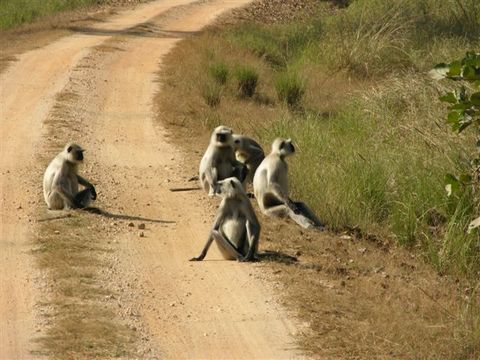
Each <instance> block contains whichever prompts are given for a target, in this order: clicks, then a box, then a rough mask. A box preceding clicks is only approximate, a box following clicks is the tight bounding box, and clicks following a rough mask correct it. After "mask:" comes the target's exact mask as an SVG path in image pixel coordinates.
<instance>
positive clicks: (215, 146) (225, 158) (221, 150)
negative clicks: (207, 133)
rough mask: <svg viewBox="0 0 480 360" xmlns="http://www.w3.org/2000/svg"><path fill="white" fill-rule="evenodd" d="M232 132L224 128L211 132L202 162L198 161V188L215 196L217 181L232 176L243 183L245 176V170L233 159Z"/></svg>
mask: <svg viewBox="0 0 480 360" xmlns="http://www.w3.org/2000/svg"><path fill="white" fill-rule="evenodd" d="M232 135H233V131H232V129H230V128H229V127H226V126H218V127H217V128H215V130H213V132H212V135H211V137H210V144H209V145H208V148H207V150H206V151H205V154H204V155H203V158H202V160H201V161H200V168H199V179H200V186H201V187H202V188H203V189H205V191H207V192H208V195H209V196H213V195H215V188H216V186H217V183H218V181H220V180H223V179H226V178H228V177H231V176H234V177H236V178H237V179H239V180H240V182H243V181H244V180H245V177H246V175H247V168H246V167H245V165H243V164H242V163H241V162H239V161H237V159H235V152H234V149H233V136H232Z"/></svg>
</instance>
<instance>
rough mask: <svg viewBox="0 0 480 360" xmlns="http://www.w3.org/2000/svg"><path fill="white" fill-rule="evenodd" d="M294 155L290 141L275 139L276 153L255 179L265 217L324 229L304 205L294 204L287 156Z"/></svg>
mask: <svg viewBox="0 0 480 360" xmlns="http://www.w3.org/2000/svg"><path fill="white" fill-rule="evenodd" d="M294 152H295V148H294V146H293V144H292V141H291V140H290V139H281V138H277V139H275V141H274V142H273V144H272V152H271V153H270V154H269V155H267V157H266V158H265V159H264V160H263V161H262V163H261V164H260V166H259V167H258V169H257V171H256V173H255V176H254V178H253V191H254V194H255V198H256V199H257V202H258V205H259V207H260V210H261V211H262V213H264V214H265V215H268V216H276V217H282V218H285V217H290V218H291V219H292V220H293V221H295V222H296V223H297V224H299V225H300V226H302V227H303V228H306V229H309V228H315V229H323V224H322V222H321V221H320V220H319V219H318V218H317V217H316V215H315V214H314V213H313V212H312V211H311V210H310V209H309V208H308V207H307V206H306V205H305V204H304V203H302V202H294V201H292V200H291V199H290V198H289V196H288V165H287V162H286V161H285V157H287V156H289V155H292V154H293V153H294Z"/></svg>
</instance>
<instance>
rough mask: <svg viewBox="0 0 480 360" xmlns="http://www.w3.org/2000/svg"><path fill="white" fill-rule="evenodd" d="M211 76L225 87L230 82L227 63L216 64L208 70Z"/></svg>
mask: <svg viewBox="0 0 480 360" xmlns="http://www.w3.org/2000/svg"><path fill="white" fill-rule="evenodd" d="M208 73H209V74H210V76H211V77H212V78H213V79H214V80H215V81H216V82H217V83H218V84H220V85H225V84H226V83H227V80H228V75H229V71H228V66H227V65H226V64H225V63H222V62H220V63H216V64H213V65H210V67H209V68H208Z"/></svg>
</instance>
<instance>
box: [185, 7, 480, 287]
mask: <svg viewBox="0 0 480 360" xmlns="http://www.w3.org/2000/svg"><path fill="white" fill-rule="evenodd" d="M322 8H323V5H321V6H320V9H322ZM479 39H480V5H479V4H477V2H476V1H472V0H446V1H439V0H425V1H414V0H393V1H383V0H357V1H353V2H352V4H351V5H350V6H349V7H348V8H346V9H344V10H341V11H338V12H336V13H333V14H332V13H331V12H322V13H319V14H316V15H315V16H313V17H312V19H307V20H305V21H304V22H299V23H293V24H283V25H275V26H264V25H261V24H255V23H242V24H240V25H235V26H230V27H228V28H226V29H225V30H223V31H221V32H215V33H207V34H205V35H204V40H203V41H196V42H193V41H192V43H191V46H192V47H193V48H195V51H196V54H193V50H192V53H189V56H188V57H189V60H188V64H187V63H185V64H183V65H182V68H181V71H183V72H184V74H183V76H182V77H181V78H182V79H195V81H196V82H198V83H200V84H209V83H210V82H211V81H212V79H211V77H208V76H205V75H203V73H204V72H205V71H204V69H202V68H203V65H202V64H205V63H206V62H207V63H209V64H224V66H222V68H223V67H225V68H232V69H235V68H238V67H239V64H241V68H242V69H252V70H248V71H247V70H243V71H241V72H239V71H238V70H237V72H235V73H234V75H235V76H236V78H237V81H239V85H238V87H239V89H240V90H241V92H242V93H243V94H244V96H251V95H253V91H251V90H248V91H247V90H245V89H247V87H249V88H252V87H251V86H250V85H249V86H246V85H242V83H243V84H250V80H251V79H258V78H260V79H261V82H259V83H258V84H256V81H255V82H252V84H253V83H255V90H254V91H255V97H254V100H255V101H252V102H245V101H241V100H239V99H238V92H237V89H235V88H234V86H233V84H232V86H226V87H225V89H224V92H223V94H222V104H220V105H218V104H216V105H215V106H213V107H212V106H208V107H206V108H205V107H204V105H202V104H200V103H197V102H196V100H195V98H196V97H198V96H202V95H200V94H199V93H201V92H202V90H200V91H199V90H198V89H199V88H198V87H196V88H195V87H193V86H191V85H190V84H188V80H185V81H186V83H185V84H184V85H182V86H181V87H182V89H183V91H184V93H185V94H189V95H186V97H187V98H190V99H191V100H189V103H188V104H186V105H180V104H179V106H178V107H177V108H179V109H181V108H188V112H187V113H186V114H184V116H181V117H180V118H182V119H188V118H191V119H192V121H198V119H200V121H201V124H203V126H206V127H211V125H214V124H220V123H226V124H229V125H231V126H232V127H233V128H234V129H235V130H236V131H238V132H246V133H248V134H249V135H251V136H255V137H257V138H258V139H259V140H260V141H261V142H262V143H263V144H264V145H265V147H266V148H267V149H268V148H269V144H270V142H271V141H272V140H273V138H275V137H276V136H285V137H291V138H292V139H293V140H294V141H295V142H296V143H297V144H298V145H299V149H300V150H299V152H298V154H297V156H295V157H294V158H292V159H291V160H290V164H291V178H292V179H291V186H292V191H293V196H294V197H296V198H299V199H302V200H305V201H306V202H307V203H308V204H310V205H311V206H312V207H313V208H314V209H315V210H316V211H317V212H318V214H319V216H320V217H321V218H322V219H323V220H324V221H325V222H326V223H327V224H329V226H330V227H331V228H332V229H335V230H342V229H346V228H347V229H348V228H359V229H360V230H361V231H362V232H363V233H369V234H375V235H377V236H381V237H383V238H388V239H391V240H392V241H394V242H397V243H399V244H402V245H405V246H408V247H411V248H415V249H419V250H420V251H421V253H422V254H423V255H424V256H425V258H426V259H427V260H428V261H430V262H431V263H432V264H433V265H434V266H435V267H436V268H437V269H438V270H439V271H440V272H450V273H455V274H462V276H467V277H470V278H475V277H478V276H479V274H480V251H479V250H480V236H479V233H478V232H476V233H474V234H470V235H467V234H466V233H465V230H466V225H467V224H468V222H469V221H470V220H471V219H472V218H473V217H474V216H476V215H477V214H479V213H480V207H479V202H478V198H474V197H473V196H472V195H471V194H468V193H467V194H465V195H464V196H463V197H462V198H456V197H452V198H448V197H447V196H446V192H445V189H444V177H445V174H447V173H460V172H462V171H464V170H466V169H467V168H468V159H469V156H470V153H471V151H472V149H474V146H473V144H474V143H475V139H474V136H472V135H469V134H462V135H456V134H454V133H452V132H451V131H450V128H449V126H447V124H446V123H445V117H446V108H445V106H444V105H443V104H442V103H440V102H439V100H438V96H439V94H441V93H443V92H445V91H447V90H448V86H451V85H450V84H448V83H437V82H435V81H433V80H431V79H429V78H428V77H427V76H426V73H427V71H428V70H430V69H431V68H432V67H433V66H434V65H435V64H437V63H439V62H449V60H451V59H455V58H459V57H461V56H462V55H464V53H465V51H466V50H468V49H480V40H479ZM207 44H208V46H207ZM187 67H188V69H187ZM253 69H254V70H253ZM254 75H256V76H254ZM178 78H180V76H179V77H178ZM304 79H305V80H307V81H304ZM200 89H201V88H200ZM242 89H243V90H242ZM192 91H193V92H197V93H196V94H195V93H192ZM247 93H248V94H247ZM203 97H205V95H204V93H203ZM272 99H278V100H279V102H278V103H275V102H274V101H273V100H272ZM202 103H203V104H205V100H204V101H202ZM207 103H209V101H207ZM283 103H287V104H289V105H290V106H289V108H291V107H294V106H297V105H298V104H300V103H301V111H297V112H291V111H288V110H289V109H288V108H287V109H286V108H285V107H284V106H281V105H282V104H283ZM196 104H198V105H196ZM192 109H195V110H192Z"/></svg>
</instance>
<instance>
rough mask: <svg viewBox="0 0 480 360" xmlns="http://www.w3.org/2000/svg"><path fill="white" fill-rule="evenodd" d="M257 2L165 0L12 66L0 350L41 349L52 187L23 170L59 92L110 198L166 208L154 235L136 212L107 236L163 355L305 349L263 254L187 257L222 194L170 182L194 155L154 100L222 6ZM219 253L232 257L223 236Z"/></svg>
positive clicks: (142, 207) (5, 123)
mask: <svg viewBox="0 0 480 360" xmlns="http://www.w3.org/2000/svg"><path fill="white" fill-rule="evenodd" d="M248 2H249V1H248V0H232V1H227V0H224V1H222V0H212V1H199V2H196V3H194V2H193V1H187V0H183V1H182V0H177V1H173V0H165V1H154V2H151V3H148V4H145V5H142V6H140V7H138V8H137V9H135V10H131V11H128V12H125V13H121V14H118V15H117V16H115V17H114V18H112V19H110V20H109V21H107V22H104V23H101V24H98V25H96V26H95V27H92V28H81V29H76V30H77V33H76V34H74V35H71V36H68V37H65V38H62V39H60V40H59V41H56V42H54V43H52V44H50V45H48V46H46V47H43V48H40V49H36V50H33V51H30V52H27V53H25V54H23V55H21V56H20V57H19V60H18V61H17V62H15V63H14V64H13V65H12V66H11V67H10V68H9V69H8V70H7V71H6V72H4V73H3V74H1V75H0V84H1V86H0V144H1V152H0V153H1V157H0V182H1V189H2V190H1V191H2V192H1V196H0V198H1V208H0V219H1V224H0V225H1V228H0V230H1V231H0V233H1V238H0V273H1V275H0V276H1V277H0V319H1V321H0V352H1V356H0V358H2V359H26V358H30V357H32V355H31V353H30V352H29V351H30V349H31V344H30V341H31V339H32V338H33V337H34V333H35V330H36V319H35V316H34V311H32V310H33V309H34V305H35V303H36V301H38V300H39V297H41V296H42V294H41V293H39V292H38V290H35V287H34V286H33V285H32V279H34V278H35V267H34V264H33V261H32V258H31V255H29V253H28V251H29V249H30V248H31V242H30V240H31V238H32V233H31V228H32V223H34V222H35V218H34V216H35V215H34V212H35V206H38V205H36V204H38V202H42V201H43V200H42V199H41V189H40V186H38V187H37V188H35V189H28V187H29V186H30V184H31V182H30V180H29V179H27V178H25V177H26V176H27V175H29V176H31V175H30V174H31V172H32V169H35V168H36V167H38V166H37V165H36V164H35V160H36V158H37V157H38V156H37V155H38V153H37V152H38V150H39V149H48V146H47V144H48V142H49V141H50V137H51V136H52V134H51V133H49V132H47V131H46V130H45V121H46V119H47V118H48V117H49V114H50V113H51V112H52V110H53V109H54V106H55V105H58V101H59V97H58V95H59V94H75V96H72V97H71V98H69V99H67V102H68V106H69V108H70V109H71V111H70V113H68V114H67V113H66V114H65V116H66V117H67V116H68V117H69V118H71V119H74V120H75V124H67V128H66V129H64V131H63V132H62V133H61V135H59V136H60V137H61V139H60V140H65V141H67V140H75V141H78V142H80V143H81V144H82V145H83V146H84V147H85V148H87V149H88V153H87V154H88V155H87V159H88V161H87V162H88V170H89V176H90V177H92V178H93V179H94V182H95V184H96V185H97V188H98V191H99V201H98V206H99V207H101V208H104V209H107V210H108V211H111V212H115V213H128V214H129V215H135V216H141V217H143V218H149V219H154V220H156V221H150V222H147V224H146V229H145V230H143V232H144V235H145V236H144V237H140V236H139V232H138V231H134V230H132V229H131V228H130V229H128V228H127V223H128V221H127V222H125V221H117V222H115V223H112V226H115V227H116V226H118V227H120V228H121V229H120V230H119V231H115V232H114V235H112V233H109V234H108V235H107V234H98V236H99V237H102V236H111V237H113V240H114V242H115V244H118V246H117V248H116V250H115V251H116V256H117V258H118V263H119V268H120V269H122V272H123V275H122V276H125V277H126V278H128V279H131V280H132V281H134V282H135V284H136V286H135V289H137V290H138V289H142V290H141V291H139V292H138V294H136V296H134V299H135V304H134V307H135V311H137V312H138V314H139V316H140V321H141V322H142V323H143V324H144V326H145V327H146V329H147V330H148V332H149V334H150V336H151V337H152V339H151V341H152V342H153V343H154V344H155V345H156V347H158V348H159V349H160V351H161V353H162V357H165V358H248V359H252V358H272V359H273V358H275V359H278V358H293V357H298V356H299V355H300V354H299V353H298V352H296V351H295V349H294V343H293V335H294V334H295V332H296V331H297V329H296V327H295V325H294V324H293V323H292V322H291V320H290V319H289V318H288V316H287V314H286V313H285V312H284V310H283V309H282V308H281V306H279V305H278V304H277V302H276V300H275V296H274V294H273V289H272V288H271V286H270V285H269V284H268V283H267V282H265V281H263V280H262V274H261V272H260V269H259V268H258V267H256V266H255V265H250V264H240V263H236V262H227V261H205V262H203V263H189V262H188V261H187V259H188V258H190V257H192V256H193V255H196V254H197V253H198V252H199V251H200V249H201V246H202V245H203V242H204V240H205V237H206V235H207V233H208V229H209V226H210V222H211V213H212V210H213V209H214V207H215V206H216V204H217V201H212V200H210V199H207V197H206V196H204V194H202V193H200V192H191V193H181V194H178V193H172V192H170V191H169V190H168V188H169V187H171V186H173V185H184V184H187V182H186V181H187V179H188V178H189V177H190V176H192V175H194V174H189V173H188V174H187V173H185V172H184V171H182V166H181V164H182V160H183V154H182V152H181V151H180V150H179V149H176V148H174V146H173V145H171V144H169V143H168V134H167V133H166V132H165V131H164V129H163V128H162V126H161V124H159V123H157V122H155V120H154V118H155V116H154V109H152V99H153V96H154V94H155V93H156V92H157V91H159V90H160V89H159V85H158V80H157V79H156V78H155V74H156V72H157V71H158V69H159V66H161V64H160V61H161V58H162V56H163V55H164V54H166V53H167V52H168V51H169V50H170V49H171V48H172V47H173V46H174V45H175V43H176V42H177V41H179V40H180V39H181V38H182V37H184V36H189V35H190V34H193V33H195V32H196V31H198V30H200V29H201V28H202V27H203V26H205V25H206V24H208V23H209V22H211V21H212V20H213V19H214V18H215V17H216V16H218V15H219V14H220V13H222V12H224V11H226V10H228V9H231V8H233V7H237V6H241V5H243V4H246V3H248ZM192 86H194V84H192ZM63 101H64V102H65V100H63ZM72 109H73V110H72ZM65 130H66V131H65ZM63 134H67V135H63ZM64 137H65V139H63V138H64ZM57 140H58V139H57ZM186 141H188V139H186ZM57 150H58V149H57ZM44 165H46V164H44ZM35 178H36V179H40V178H41V174H38V173H37V174H35ZM132 218H133V217H132ZM209 259H210V260H219V259H220V256H219V254H218V253H217V252H216V249H214V251H212V252H211V254H209ZM113 281H116V280H115V279H113Z"/></svg>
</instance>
